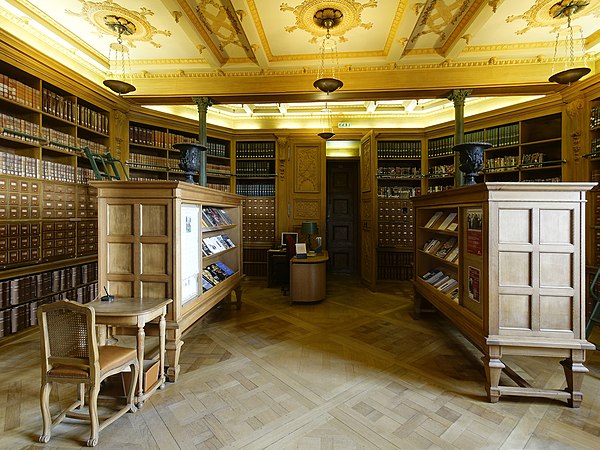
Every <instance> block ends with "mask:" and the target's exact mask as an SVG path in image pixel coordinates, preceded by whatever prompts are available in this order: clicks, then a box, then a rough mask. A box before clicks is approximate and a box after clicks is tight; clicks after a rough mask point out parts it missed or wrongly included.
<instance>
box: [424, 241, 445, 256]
mask: <svg viewBox="0 0 600 450" xmlns="http://www.w3.org/2000/svg"><path fill="white" fill-rule="evenodd" d="M441 244H442V243H441V241H440V240H439V239H435V238H432V239H429V240H428V241H427V242H426V243H425V245H424V246H423V251H424V252H427V253H433V252H434V251H435V250H436V249H437V248H438V247H439V246H440V245H441Z"/></svg>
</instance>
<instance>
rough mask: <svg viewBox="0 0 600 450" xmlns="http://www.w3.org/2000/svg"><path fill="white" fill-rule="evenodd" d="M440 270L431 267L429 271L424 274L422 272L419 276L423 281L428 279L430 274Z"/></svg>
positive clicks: (432, 274)
mask: <svg viewBox="0 0 600 450" xmlns="http://www.w3.org/2000/svg"><path fill="white" fill-rule="evenodd" d="M438 272H440V270H439V269H431V270H430V271H429V272H427V273H426V274H423V275H422V276H421V278H422V279H423V280H425V281H427V280H429V279H430V278H431V277H432V276H434V275H435V274H436V273H438Z"/></svg>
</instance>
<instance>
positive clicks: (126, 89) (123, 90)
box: [103, 80, 135, 95]
mask: <svg viewBox="0 0 600 450" xmlns="http://www.w3.org/2000/svg"><path fill="white" fill-rule="evenodd" d="M103 83H104V86H106V87H107V88H109V89H110V90H111V91H113V92H115V93H117V94H119V95H124V94H129V93H130V92H133V91H135V86H134V85H133V84H129V83H127V82H125V81H121V80H104V82H103Z"/></svg>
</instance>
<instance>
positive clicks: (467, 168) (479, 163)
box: [453, 142, 492, 185]
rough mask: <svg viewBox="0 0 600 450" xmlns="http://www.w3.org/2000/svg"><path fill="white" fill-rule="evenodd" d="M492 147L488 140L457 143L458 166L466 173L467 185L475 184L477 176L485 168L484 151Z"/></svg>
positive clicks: (455, 149) (455, 147) (455, 148)
mask: <svg viewBox="0 0 600 450" xmlns="http://www.w3.org/2000/svg"><path fill="white" fill-rule="evenodd" d="M490 147H492V144H489V143H487V142H466V143H464V144H457V145H455V146H454V148H453V150H454V151H455V152H459V159H460V166H458V168H459V169H460V170H461V172H463V173H464V174H465V183H464V184H465V185H471V184H475V183H476V181H475V178H476V177H477V175H478V174H479V172H481V169H483V153H484V152H485V150H486V149H488V148H490Z"/></svg>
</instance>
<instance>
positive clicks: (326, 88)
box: [313, 78, 344, 94]
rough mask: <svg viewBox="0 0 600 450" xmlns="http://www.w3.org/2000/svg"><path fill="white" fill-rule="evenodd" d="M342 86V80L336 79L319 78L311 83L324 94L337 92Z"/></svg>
mask: <svg viewBox="0 0 600 450" xmlns="http://www.w3.org/2000/svg"><path fill="white" fill-rule="evenodd" d="M343 85H344V83H342V80H338V79H337V78H319V79H318V80H316V81H315V82H314V83H313V86H314V87H316V88H317V89H318V90H320V91H322V92H325V93H326V94H329V93H330V92H334V91H337V90H338V89H339V88H341V87H342V86H343Z"/></svg>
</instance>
